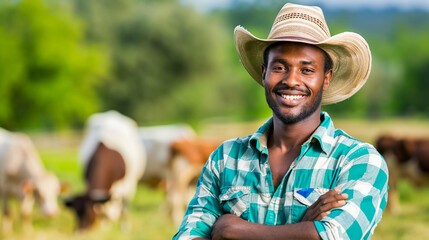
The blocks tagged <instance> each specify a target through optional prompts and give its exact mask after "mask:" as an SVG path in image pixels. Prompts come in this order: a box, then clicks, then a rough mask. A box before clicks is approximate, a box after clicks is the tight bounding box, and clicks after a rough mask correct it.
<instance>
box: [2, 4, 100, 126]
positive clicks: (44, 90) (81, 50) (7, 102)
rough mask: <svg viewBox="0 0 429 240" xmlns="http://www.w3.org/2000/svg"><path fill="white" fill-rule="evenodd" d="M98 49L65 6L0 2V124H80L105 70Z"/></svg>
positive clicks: (93, 108) (90, 108)
mask: <svg viewBox="0 0 429 240" xmlns="http://www.w3.org/2000/svg"><path fill="white" fill-rule="evenodd" d="M104 59H105V58H104V57H103V54H102V53H101V49H99V47H97V46H92V45H89V44H88V43H86V42H85V41H84V39H83V28H82V25H81V22H80V21H79V20H77V19H76V18H75V17H74V16H73V15H72V14H71V12H70V11H68V10H67V8H66V6H61V5H55V6H54V5H49V4H48V3H47V2H43V1H42V0H22V1H3V2H2V3H1V4H0V125H1V126H2V127H5V128H28V127H40V126H42V127H47V128H53V127H63V126H68V125H71V124H79V123H80V124H81V123H82V122H83V121H84V119H86V117H87V116H88V115H89V114H91V113H92V112H94V111H96V109H97V107H98V104H99V103H98V100H97V96H96V95H95V92H94V91H93V89H94V87H95V86H96V84H97V83H98V82H99V81H100V78H101V77H102V76H103V75H104V74H105V72H106V69H107V62H106V61H105V60H104Z"/></svg>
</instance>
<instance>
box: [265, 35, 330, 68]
mask: <svg viewBox="0 0 429 240" xmlns="http://www.w3.org/2000/svg"><path fill="white" fill-rule="evenodd" d="M283 43H285V42H275V43H273V44H271V45H269V46H268V47H267V48H266V49H265V51H264V65H265V66H267V63H268V54H269V53H270V50H271V49H272V48H274V47H277V46H279V45H282V44H283ZM319 49H320V50H322V52H323V55H324V56H325V66H324V67H323V71H324V72H325V73H327V72H328V71H329V70H331V69H332V68H333V67H334V63H333V62H332V58H331V57H330V56H329V54H328V53H326V52H325V50H323V49H321V48H319Z"/></svg>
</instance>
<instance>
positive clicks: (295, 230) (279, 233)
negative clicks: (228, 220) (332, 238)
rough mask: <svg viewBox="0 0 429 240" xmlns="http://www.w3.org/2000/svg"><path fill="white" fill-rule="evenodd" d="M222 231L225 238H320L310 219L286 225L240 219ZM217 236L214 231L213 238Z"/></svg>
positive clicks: (256, 239) (271, 239) (249, 239)
mask: <svg viewBox="0 0 429 240" xmlns="http://www.w3.org/2000/svg"><path fill="white" fill-rule="evenodd" d="M221 232H222V234H221V235H222V237H223V239H246V240H252V239H255V240H261V239H270V240H273V239H317V240H319V239H320V236H319V233H318V232H317V229H316V227H315V225H314V222H310V221H307V222H300V223H295V224H286V225H263V224H257V223H251V222H247V221H245V220H242V219H240V220H238V221H237V220H236V221H235V223H234V224H228V226H226V227H224V228H223V229H222V231H221ZM216 236H219V235H217V234H215V236H213V232H212V239H217V238H216ZM219 239H222V238H219Z"/></svg>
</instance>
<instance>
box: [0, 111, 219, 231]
mask: <svg viewBox="0 0 429 240" xmlns="http://www.w3.org/2000/svg"><path fill="white" fill-rule="evenodd" d="M219 144H220V142H217V141H211V140H205V139H200V138H198V137H197V136H196V134H195V132H194V130H193V129H192V128H191V127H190V126H188V125H165V126H155V127H138V126H137V124H136V122H135V121H133V120H132V119H130V118H128V117H126V116H124V115H122V114H120V113H118V112H116V111H107V112H103V113H97V114H94V115H92V116H91V117H90V118H89V119H88V121H87V127H86V131H85V134H84V137H83V140H82V141H81V145H80V148H79V160H80V164H81V166H82V167H83V169H84V176H82V177H83V178H84V181H85V190H84V191H83V192H81V193H74V194H73V195H72V196H68V197H66V198H63V201H61V202H63V203H64V205H65V206H66V207H67V209H69V210H70V211H71V212H73V213H74V215H75V216H76V229H77V230H86V229H90V228H91V227H93V226H94V225H95V223H97V221H98V220H100V219H107V220H110V221H119V222H126V216H127V210H128V206H129V202H130V201H131V200H132V198H133V196H134V194H135V192H136V188H137V185H138V184H139V183H140V182H143V183H146V184H149V185H152V186H158V187H161V188H163V189H165V190H166V192H167V200H168V201H167V202H168V205H169V208H170V212H171V216H172V219H173V220H174V222H175V223H176V224H179V222H180V218H181V216H182V215H183V214H184V209H185V207H186V205H187V203H188V202H189V201H190V198H191V197H192V195H191V193H192V192H193V191H194V190H195V184H196V180H197V179H198V177H199V174H200V172H201V170H202V168H203V166H204V164H205V162H206V161H207V159H208V157H209V155H210V154H211V152H212V151H214V150H215V148H216V147H218V146H219ZM61 186H62V184H60V182H59V180H58V178H57V177H56V176H55V175H54V174H53V173H51V172H48V171H46V169H45V168H44V166H43V163H42V161H41V159H40V156H39V154H38V152H37V149H36V147H35V146H34V144H33V143H32V141H31V139H30V137H28V136H27V135H25V134H22V133H13V132H9V131H6V130H4V129H1V128H0V193H1V200H2V202H3V206H2V207H3V209H2V211H3V212H2V214H3V215H4V217H3V221H2V222H3V226H2V227H3V232H6V233H7V232H10V231H11V230H12V219H11V218H10V217H9V216H10V209H9V206H8V202H9V200H10V198H16V199H17V200H18V202H19V205H20V215H21V217H20V218H19V219H22V220H25V221H26V222H29V224H31V211H32V209H33V203H34V202H36V203H37V205H38V206H39V207H40V208H41V210H42V213H43V214H44V215H46V216H49V217H53V216H55V215H56V214H57V213H58V210H59V207H58V203H57V200H58V198H59V194H60V190H61ZM71 187H72V186H71Z"/></svg>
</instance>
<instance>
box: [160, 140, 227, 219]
mask: <svg viewBox="0 0 429 240" xmlns="http://www.w3.org/2000/svg"><path fill="white" fill-rule="evenodd" d="M220 144H221V142H220V141H216V140H205V139H198V138H195V139H183V140H177V141H174V142H172V144H171V159H170V161H169V164H168V173H167V198H168V203H169V207H170V210H171V216H172V219H173V222H174V223H175V224H176V225H177V226H178V225H179V224H180V221H181V220H182V217H183V215H184V213H185V208H186V206H187V204H188V203H189V201H190V200H191V198H192V195H193V194H194V193H195V187H196V183H197V181H198V178H199V176H200V174H201V170H202V168H203V166H204V164H205V163H206V161H207V159H208V158H209V157H210V154H211V153H212V152H213V151H214V150H215V149H216V148H217V147H218V146H219V145H220Z"/></svg>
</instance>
